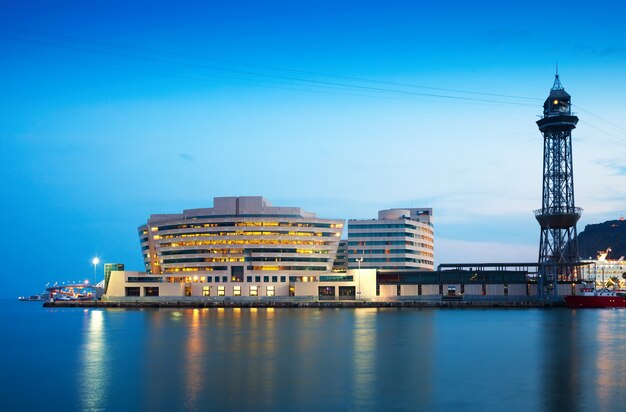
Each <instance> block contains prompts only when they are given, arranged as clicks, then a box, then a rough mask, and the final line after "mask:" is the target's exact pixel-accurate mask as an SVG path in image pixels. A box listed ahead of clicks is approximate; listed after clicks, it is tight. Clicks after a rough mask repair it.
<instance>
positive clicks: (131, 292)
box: [126, 287, 139, 296]
mask: <svg viewBox="0 0 626 412" xmlns="http://www.w3.org/2000/svg"><path fill="white" fill-rule="evenodd" d="M126 296H139V287H126Z"/></svg>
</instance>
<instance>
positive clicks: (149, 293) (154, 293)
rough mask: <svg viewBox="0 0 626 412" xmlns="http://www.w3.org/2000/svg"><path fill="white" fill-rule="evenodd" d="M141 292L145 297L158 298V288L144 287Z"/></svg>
mask: <svg viewBox="0 0 626 412" xmlns="http://www.w3.org/2000/svg"><path fill="white" fill-rule="evenodd" d="M143 292H144V295H145V296H159V287H158V286H156V287H155V286H146V287H145V288H143Z"/></svg>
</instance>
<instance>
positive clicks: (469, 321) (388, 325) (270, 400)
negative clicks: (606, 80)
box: [0, 301, 626, 411]
mask: <svg viewBox="0 0 626 412" xmlns="http://www.w3.org/2000/svg"><path fill="white" fill-rule="evenodd" d="M0 319H1V322H2V323H1V324H2V331H3V332H2V337H1V342H2V344H1V345H2V346H1V350H0V357H1V358H0V361H1V375H0V376H1V381H0V388H1V389H0V395H1V398H0V401H1V402H2V405H3V407H2V409H3V410H150V411H152V410H298V411H309V410H310V411H318V410H434V411H448V410H453V411H468V410H476V411H479V410H480V411H484V410H493V411H529V410H530V411H577V410H580V411H593V410H600V411H611V410H615V411H618V410H626V360H625V359H626V358H625V357H626V310H578V311H572V310H567V309H551V310H547V309H544V310H540V309H509V310H506V309H456V310H454V309H180V310H170V309H154V310H124V309H114V310H111V309H109V310H99V309H92V310H84V309H44V308H42V307H41V304H39V303H30V302H29V303H26V302H15V301H0Z"/></svg>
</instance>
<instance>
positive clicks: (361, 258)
mask: <svg viewBox="0 0 626 412" xmlns="http://www.w3.org/2000/svg"><path fill="white" fill-rule="evenodd" d="M434 242H435V241H434V231H433V210H432V209H431V208H426V209H388V210H381V211H379V212H378V219H372V220H350V221H348V268H350V269H357V268H358V267H359V264H360V267H361V268H363V269H423V270H434V266H435V255H434V249H435V248H434Z"/></svg>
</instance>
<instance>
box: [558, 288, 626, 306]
mask: <svg viewBox="0 0 626 412" xmlns="http://www.w3.org/2000/svg"><path fill="white" fill-rule="evenodd" d="M565 305H566V306H567V307H569V308H572V309H578V308H580V309H583V308H626V293H625V292H621V291H615V290H609V289H606V288H603V289H600V290H596V289H595V288H594V287H585V288H582V289H580V294H578V295H572V296H565Z"/></svg>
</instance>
